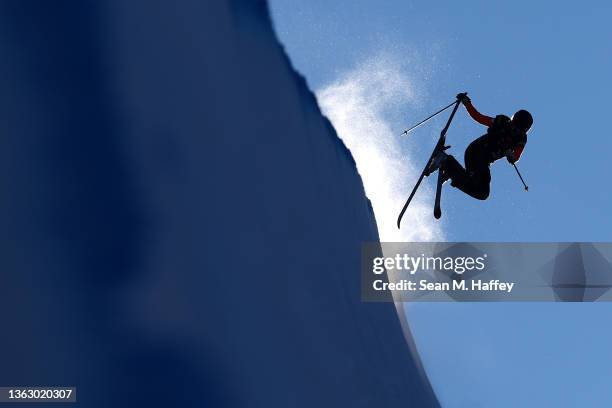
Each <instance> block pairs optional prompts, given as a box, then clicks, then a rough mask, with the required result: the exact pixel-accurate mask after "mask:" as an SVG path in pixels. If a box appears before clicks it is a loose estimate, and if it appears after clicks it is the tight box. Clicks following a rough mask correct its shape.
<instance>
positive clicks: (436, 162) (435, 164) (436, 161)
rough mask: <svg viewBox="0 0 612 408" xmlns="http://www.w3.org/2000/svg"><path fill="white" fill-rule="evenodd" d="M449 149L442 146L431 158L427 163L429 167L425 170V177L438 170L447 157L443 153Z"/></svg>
mask: <svg viewBox="0 0 612 408" xmlns="http://www.w3.org/2000/svg"><path fill="white" fill-rule="evenodd" d="M448 149H450V146H443V147H442V148H441V149H440V150H438V152H437V153H436V154H435V155H434V156H433V157H432V158H431V161H430V162H429V166H428V167H427V170H425V176H427V177H429V176H430V175H431V174H432V173H433V172H435V171H436V170H439V169H440V166H442V163H444V161H445V160H446V158H447V157H448V154H446V153H445V151H446V150H448Z"/></svg>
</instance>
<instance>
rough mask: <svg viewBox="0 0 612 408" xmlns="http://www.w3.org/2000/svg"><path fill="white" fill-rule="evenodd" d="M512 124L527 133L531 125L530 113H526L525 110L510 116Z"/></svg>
mask: <svg viewBox="0 0 612 408" xmlns="http://www.w3.org/2000/svg"><path fill="white" fill-rule="evenodd" d="M512 123H513V124H514V125H515V126H516V127H518V128H519V129H521V130H523V131H525V133H527V132H528V131H529V129H530V128H531V125H533V117H532V116H531V113H529V112H527V111H526V110H525V109H521V110H520V111H518V112H516V113H515V114H514V115H512Z"/></svg>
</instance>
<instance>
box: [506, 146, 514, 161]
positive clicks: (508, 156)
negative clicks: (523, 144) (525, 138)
mask: <svg viewBox="0 0 612 408" xmlns="http://www.w3.org/2000/svg"><path fill="white" fill-rule="evenodd" d="M506 160H508V163H510V164H514V163H516V159H515V158H514V150H512V149H508V150H506Z"/></svg>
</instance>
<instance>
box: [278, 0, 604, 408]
mask: <svg viewBox="0 0 612 408" xmlns="http://www.w3.org/2000/svg"><path fill="white" fill-rule="evenodd" d="M271 8H272V12H273V17H274V19H275V25H276V28H277V32H278V34H279V36H280V38H281V41H282V42H283V43H284V44H285V45H286V47H287V51H288V53H289V55H290V57H291V60H292V61H293V63H294V65H295V67H296V68H297V69H298V70H299V71H300V72H302V73H303V74H304V75H305V76H306V78H307V80H308V82H309V84H310V86H311V87H312V88H313V89H318V88H320V87H322V86H325V85H326V84H329V83H330V82H332V81H333V80H334V79H335V78H336V77H337V76H338V75H339V74H341V73H342V72H345V71H347V70H350V69H352V68H353V67H354V66H355V65H356V64H359V62H360V61H363V60H364V59H366V58H367V57H368V56H370V55H376V54H377V53H378V52H380V50H381V49H383V50H384V51H385V52H396V53H398V54H400V55H399V56H398V57H399V58H401V57H402V55H401V54H403V53H406V52H407V54H406V55H407V58H408V53H409V54H410V58H412V59H413V60H416V61H423V64H424V65H427V68H426V69H425V70H426V75H423V73H422V72H421V75H420V78H421V79H422V82H423V83H422V84H420V86H422V88H423V89H424V90H425V94H426V95H427V97H426V98H424V100H423V105H422V106H419V108H418V110H417V111H414V110H413V111H411V113H412V115H413V116H408V115H407V117H405V118H404V119H403V120H402V121H398V123H396V127H397V129H400V130H401V129H403V128H404V127H406V126H408V125H410V124H411V123H413V122H415V121H416V120H418V119H420V118H421V117H422V116H426V115H427V114H428V113H430V111H432V110H434V109H436V108H438V107H439V106H443V105H445V104H446V103H448V101H449V100H451V99H452V98H453V97H454V95H455V94H456V93H457V92H459V91H463V90H466V91H468V92H469V93H470V95H471V96H472V100H473V102H474V104H475V106H476V107H477V108H478V109H479V110H481V111H482V112H483V113H486V114H490V115H495V114H498V113H505V114H512V113H513V112H514V111H515V110H517V109H519V108H526V109H528V110H530V111H531V112H532V113H533V115H534V118H535V124H534V128H533V130H532V132H531V133H530V137H529V142H528V145H527V148H526V150H525V153H524V155H523V158H522V160H521V161H520V163H519V167H520V169H521V171H522V172H523V175H524V176H525V179H526V181H527V183H528V184H529V186H530V191H529V192H528V193H526V192H524V191H523V190H522V187H521V185H520V183H519V180H518V179H517V177H516V174H515V173H514V170H513V169H512V168H511V167H510V166H508V165H507V164H505V163H501V162H499V163H496V164H495V165H494V166H493V168H492V173H493V185H492V194H491V198H490V199H489V200H487V201H486V202H479V201H475V200H472V199H469V198H466V197H465V196H464V195H462V194H461V193H460V192H457V191H455V190H454V189H452V188H446V190H445V195H444V198H443V201H444V208H445V210H446V213H445V220H446V224H445V233H446V236H447V238H448V239H449V240H452V241H610V240H612V217H611V216H610V213H609V211H610V209H611V208H612V193H611V191H610V182H609V181H608V179H609V174H610V167H611V163H612V160H611V159H610V158H609V154H610V153H609V152H610V151H611V150H612V149H611V148H612V140H611V134H610V130H609V124H608V121H609V118H610V116H611V112H610V109H611V108H610V103H609V102H608V101H609V98H610V97H611V95H612V86H611V85H612V80H611V74H610V73H612V29H611V28H610V20H611V19H612V6H611V5H610V3H609V2H604V1H581V2H555V3H552V2H532V1H514V2H503V3H501V2H495V3H494V2H487V1H471V2H466V1H463V2H454V1H418V2H407V1H400V0H397V1H384V2H379V1H376V2H375V1H363V0H353V1H350V2H347V1H332V0H325V1H323V0H308V1H306V0H304V1H298V0H273V1H271ZM415 55H416V56H417V58H416V59H415ZM417 65H418V63H417ZM415 69H418V67H415ZM439 123H440V122H439V121H438V122H436V123H434V124H432V126H435V125H437V124H439ZM482 133H483V129H482V128H480V127H479V126H478V125H476V124H474V123H472V122H470V120H469V119H468V117H467V115H466V114H465V111H462V112H461V114H460V115H459V116H458V120H457V121H456V123H454V124H453V128H452V129H451V131H450V132H449V136H448V137H449V143H450V144H452V145H453V149H452V151H451V153H453V154H457V155H458V156H462V153H461V152H462V150H463V148H464V147H465V146H466V145H467V144H468V143H469V141H471V140H472V139H473V138H475V137H477V136H479V135H480V134H482ZM411 138H412V139H410V140H403V141H402V143H417V144H418V143H422V144H423V145H424V146H425V147H424V148H423V149H424V151H427V150H428V149H429V146H431V145H432V141H433V139H432V138H431V131H430V130H424V131H422V133H417V134H414V135H413V136H411ZM423 160H425V158H423ZM419 166H420V165H419ZM408 312H409V313H410V322H411V325H412V327H413V330H414V332H415V336H416V338H417V342H418V346H419V349H420V350H421V353H422V355H423V357H424V360H425V364H426V366H427V368H428V371H429V373H430V375H431V378H432V382H433V383H434V386H435V388H436V390H437V391H438V394H439V395H440V397H441V400H442V401H443V402H444V403H445V404H446V405H447V406H450V407H463V406H465V407H468V406H469V407H475V406H483V407H489V406H503V407H506V406H507V407H514V406H539V407H542V406H555V407H561V406H568V407H569V406H577V405H584V406H611V405H612V387H609V386H608V385H607V384H606V382H605V381H606V379H610V378H612V348H611V347H609V346H608V343H609V342H610V341H609V340H611V339H612V328H611V326H610V325H609V323H608V322H609V316H610V314H611V313H612V306H610V305H608V304H590V305H569V304H568V305H566V304H563V305H562V304H549V305H545V304H495V305H492V304H469V305H468V304H461V305H459V304H436V305H430V304H418V305H412V306H410V307H409V308H408ZM475 393H476V394H475ZM579 401H583V402H585V403H584V404H579ZM479 404H480V405H479ZM526 404H527V405H526Z"/></svg>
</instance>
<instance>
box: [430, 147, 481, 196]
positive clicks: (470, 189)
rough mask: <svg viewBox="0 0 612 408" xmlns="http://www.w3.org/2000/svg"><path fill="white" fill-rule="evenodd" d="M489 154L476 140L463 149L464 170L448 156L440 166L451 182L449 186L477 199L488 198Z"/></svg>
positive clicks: (455, 160)
mask: <svg viewBox="0 0 612 408" xmlns="http://www.w3.org/2000/svg"><path fill="white" fill-rule="evenodd" d="M489 156H490V155H489V153H488V152H487V151H486V149H485V148H483V146H482V143H480V141H479V140H478V139H477V140H475V141H473V142H472V143H471V144H470V145H469V146H468V147H467V149H465V157H464V161H465V168H463V166H461V164H460V163H459V162H458V161H457V159H455V158H454V157H453V156H450V155H449V156H448V158H447V159H446V160H445V161H444V164H443V165H442V169H443V171H444V172H445V173H446V175H447V176H448V177H449V178H450V180H451V186H453V187H456V188H458V189H459V190H461V191H463V192H464V193H466V194H468V195H470V196H472V197H474V198H476V199H478V200H486V199H487V198H488V197H489V192H490V185H491V170H490V169H489V165H490V162H489V160H488V159H487V157H489Z"/></svg>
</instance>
